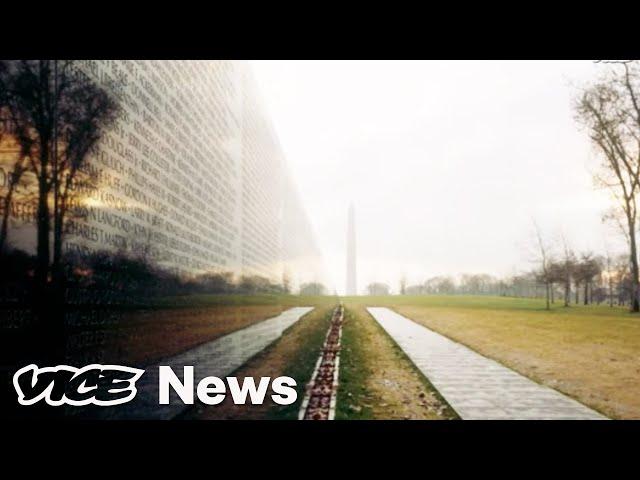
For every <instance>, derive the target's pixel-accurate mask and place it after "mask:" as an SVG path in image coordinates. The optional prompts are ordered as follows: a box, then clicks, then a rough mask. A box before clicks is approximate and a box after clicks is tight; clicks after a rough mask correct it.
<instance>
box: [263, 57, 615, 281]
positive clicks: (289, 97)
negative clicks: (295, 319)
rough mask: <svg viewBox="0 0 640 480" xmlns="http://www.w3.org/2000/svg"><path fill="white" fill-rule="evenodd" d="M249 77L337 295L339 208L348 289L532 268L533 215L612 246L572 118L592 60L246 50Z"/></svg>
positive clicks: (547, 225) (544, 224) (597, 245)
mask: <svg viewBox="0 0 640 480" xmlns="http://www.w3.org/2000/svg"><path fill="white" fill-rule="evenodd" d="M251 64H252V67H253V70H254V74H255V77H256V79H257V81H258V84H259V87H260V89H261V91H262V95H263V97H264V101H265V103H266V105H267V108H268V109H269V112H270V115H271V117H272V120H273V124H274V126H275V129H276V131H277V133H278V135H279V137H280V141H281V144H282V147H283V149H284V152H285V155H286V156H287V160H288V163H289V165H290V168H291V170H292V173H293V175H294V178H295V179H296V182H297V185H298V187H299V189H300V194H301V196H302V199H303V201H304V205H305V208H306V210H307V213H308V215H309V218H310V220H311V222H312V224H313V227H314V229H315V232H316V237H317V239H318V243H319V246H320V248H321V249H322V251H323V254H324V257H325V263H326V265H327V269H328V271H329V273H330V274H331V275H332V277H333V280H334V282H335V285H336V287H337V289H338V292H342V291H344V286H345V274H346V259H345V253H346V224H347V208H348V205H349V203H350V202H353V203H354V205H355V209H356V229H357V248H358V258H357V261H358V264H357V265H358V290H359V291H363V290H364V288H365V286H366V285H367V284H368V283H369V282H372V281H383V282H386V283H388V284H389V285H390V286H391V287H392V289H393V290H394V291H397V289H398V282H399V279H400V277H401V276H402V275H403V274H404V275H406V276H407V279H408V281H409V283H417V282H422V281H424V280H425V279H426V278H428V277H430V276H434V275H441V274H450V275H457V274H460V273H490V274H494V275H508V274H511V273H514V271H521V270H524V269H527V268H530V267H531V266H532V264H531V263H530V261H531V259H532V255H531V233H532V229H533V227H532V218H535V219H536V221H537V222H538V223H539V225H540V227H541V229H542V231H543V233H544V234H545V235H546V236H547V237H548V238H549V240H553V239H554V238H557V237H558V236H559V234H560V233H561V232H564V234H565V236H566V237H567V239H568V240H569V241H570V243H572V244H573V246H574V247H575V248H577V249H579V250H580V249H593V250H596V251H602V250H603V249H604V245H605V241H606V242H607V243H609V244H610V246H611V248H614V249H615V248H616V245H619V240H618V235H617V232H616V231H615V230H614V229H613V228H612V227H611V226H607V225H603V224H602V221H601V217H602V214H603V213H604V212H605V210H606V209H607V208H608V206H609V205H610V200H609V198H608V194H606V192H602V191H600V192H599V191H596V190H594V188H593V182H592V174H591V172H592V171H593V170H594V168H595V167H596V164H597V158H596V156H595V154H594V151H593V149H592V148H591V146H590V144H589V141H588V138H587V136H586V134H585V132H583V131H580V129H579V128H578V126H577V125H576V123H575V121H574V118H573V111H572V107H571V104H572V98H573V97H574V95H575V90H576V88H577V86H578V85H580V84H582V83H584V81H585V80H588V79H589V78H592V77H593V76H594V74H595V73H596V72H597V71H598V69H599V68H602V67H600V66H597V65H594V64H593V63H591V62H558V61H556V62H348V61H337V62H327V61H306V62H299V61H277V62H273V61H256V62H251Z"/></svg>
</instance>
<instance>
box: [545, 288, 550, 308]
mask: <svg viewBox="0 0 640 480" xmlns="http://www.w3.org/2000/svg"><path fill="white" fill-rule="evenodd" d="M545 287H546V288H545V289H546V292H545V293H546V297H547V310H551V305H550V304H549V295H550V290H551V289H550V288H549V283H548V282H547V283H546V284H545Z"/></svg>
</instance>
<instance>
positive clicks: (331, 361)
mask: <svg viewBox="0 0 640 480" xmlns="http://www.w3.org/2000/svg"><path fill="white" fill-rule="evenodd" d="M343 322H344V306H343V305H342V304H340V305H338V306H337V307H336V309H335V310H334V311H333V315H332V317H331V325H330V326H329V331H327V336H326V338H325V341H324V345H323V346H322V350H321V352H320V356H319V357H318V361H317V362H316V367H315V369H314V370H313V374H312V375H311V380H310V381H309V383H308V384H307V388H306V394H305V397H304V399H303V401H302V405H301V406H300V411H299V412H298V420H333V419H334V417H335V415H336V396H337V393H338V372H339V370H340V341H341V340H342V324H343Z"/></svg>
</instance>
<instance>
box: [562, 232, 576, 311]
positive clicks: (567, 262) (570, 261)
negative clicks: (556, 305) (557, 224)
mask: <svg viewBox="0 0 640 480" xmlns="http://www.w3.org/2000/svg"><path fill="white" fill-rule="evenodd" d="M562 253H563V258H562V285H563V289H564V306H565V307H568V306H569V302H570V300H571V298H570V297H571V277H572V276H573V273H574V270H575V265H576V256H575V254H574V253H573V251H572V250H571V248H570V247H569V245H568V244H567V239H566V238H565V236H564V235H562Z"/></svg>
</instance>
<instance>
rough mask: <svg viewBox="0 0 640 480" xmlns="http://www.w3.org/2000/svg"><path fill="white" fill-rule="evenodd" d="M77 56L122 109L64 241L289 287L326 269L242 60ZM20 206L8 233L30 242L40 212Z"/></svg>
mask: <svg viewBox="0 0 640 480" xmlns="http://www.w3.org/2000/svg"><path fill="white" fill-rule="evenodd" d="M77 65H78V68H80V69H81V70H83V71H84V72H85V73H86V74H87V75H89V76H90V77H91V78H93V79H94V80H95V81H96V82H97V83H99V84H101V85H104V86H109V89H110V90H111V91H112V92H113V94H114V96H115V97H116V98H118V100H119V102H120V104H121V105H122V113H121V116H120V119H119V120H118V122H117V124H116V126H115V127H114V128H113V129H111V130H110V131H109V132H108V133H107V134H106V135H105V136H104V137H103V139H102V141H101V142H100V146H99V148H98V149H96V151H95V152H93V154H92V155H91V158H90V161H89V167H88V168H89V169H90V170H91V172H92V175H93V176H94V178H96V179H97V180H98V181H97V183H96V184H95V185H93V186H92V187H91V188H86V191H84V192H82V198H83V199H82V201H81V202H80V204H79V205H78V206H77V208H78V209H79V210H81V211H82V214H81V215H77V216H75V217H74V218H70V219H69V220H68V221H67V233H66V236H65V251H66V252H77V253H89V252H91V251H97V250H109V251H113V252H120V253H127V254H133V255H136V256H142V257H144V258H145V259H147V260H149V261H150V262H152V263H154V264H156V265H158V266H160V267H162V268H164V269H167V270H170V271H173V272H175V273H179V274H185V275H196V274H200V273H206V272H213V271H231V272H233V273H234V274H235V275H237V276H240V275H261V276H264V277H267V278H269V279H270V280H271V281H273V282H277V283H280V282H282V280H283V277H287V278H288V279H289V280H290V282H291V284H292V287H294V288H295V286H296V285H297V284H299V283H302V282H307V281H316V280H319V281H322V280H324V278H323V272H322V266H321V259H320V254H319V251H318V249H317V248H316V245H315V242H314V238H313V234H312V231H311V228H310V225H309V222H308V220H307V218H306V215H305V212H304V209H303V207H302V205H301V204H300V201H299V197H298V193H297V192H296V190H295V187H294V185H293V182H292V180H291V178H290V176H289V173H288V170H287V166H286V162H285V159H284V157H283V154H282V150H281V148H280V146H279V143H278V139H277V136H276V135H275V132H274V131H273V129H272V127H271V124H270V121H269V118H268V116H267V115H266V113H265V109H264V108H263V107H262V106H261V103H260V100H259V95H258V93H257V91H256V87H255V84H254V81H253V79H252V77H251V73H250V71H249V67H248V65H247V64H246V63H243V62H232V61H133V60H124V61H114V60H86V61H79V62H78V64H77ZM2 148H4V149H5V150H6V149H10V148H11V147H10V145H9V146H7V145H6V144H4V145H3V146H2ZM0 156H2V151H1V150H0ZM2 172H5V170H2ZM1 178H2V175H0V179H1ZM4 183H6V182H4ZM0 185H2V184H0ZM0 193H1V192H0ZM18 207H19V205H18V204H17V203H16V205H15V206H14V207H13V208H14V209H15V214H12V219H11V220H12V221H11V232H10V241H11V244H12V245H13V246H14V247H17V248H20V249H24V250H27V251H33V249H34V240H35V236H34V234H33V227H32V226H30V224H32V222H29V221H28V220H29V218H32V217H33V215H29V214H28V210H29V209H28V207H27V206H25V207H24V208H18ZM32 213H33V212H32Z"/></svg>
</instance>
